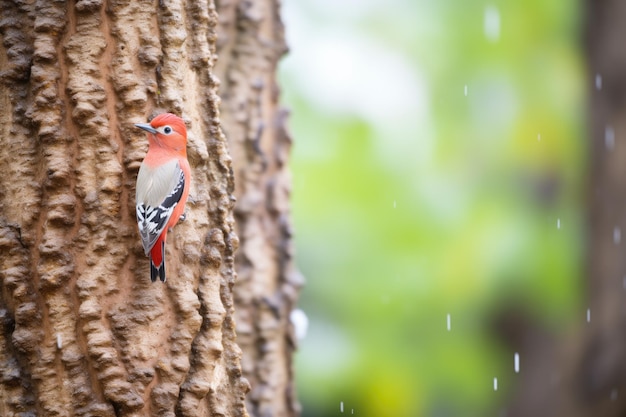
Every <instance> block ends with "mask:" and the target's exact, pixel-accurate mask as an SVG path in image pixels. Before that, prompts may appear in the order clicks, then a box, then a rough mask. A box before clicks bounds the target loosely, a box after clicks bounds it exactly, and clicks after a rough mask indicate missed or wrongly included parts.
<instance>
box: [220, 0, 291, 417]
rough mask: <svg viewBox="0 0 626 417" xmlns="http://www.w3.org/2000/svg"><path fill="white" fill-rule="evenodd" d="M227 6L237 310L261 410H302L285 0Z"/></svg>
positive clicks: (225, 75)
mask: <svg viewBox="0 0 626 417" xmlns="http://www.w3.org/2000/svg"><path fill="white" fill-rule="evenodd" d="M216 3H217V8H218V13H219V15H220V25H219V27H218V48H217V51H218V55H219V60H218V62H217V64H216V74H217V76H218V78H219V79H220V80H221V86H220V96H221V98H222V114H221V116H222V117H221V119H222V124H223V126H224V131H225V132H226V135H227V137H228V140H229V149H230V151H231V153H232V155H233V169H234V172H235V178H236V179H237V181H236V183H235V195H236V197H237V205H236V209H235V219H236V227H237V232H238V235H239V237H240V240H241V249H240V250H239V251H238V252H237V257H236V266H237V268H236V269H237V271H238V282H237V287H236V289H235V305H236V309H235V314H236V317H237V332H238V338H239V339H238V341H239V344H240V346H241V347H242V349H243V359H242V366H243V373H244V376H245V377H246V378H247V379H248V380H249V381H250V382H251V384H252V392H251V393H250V395H248V396H247V399H246V404H247V408H248V410H249V412H250V413H251V414H252V415H254V416H275V417H280V416H296V415H298V414H299V411H300V406H299V404H298V402H297V399H296V394H295V388H294V384H293V370H292V366H291V359H292V355H293V352H294V349H295V346H296V341H295V337H294V334H293V328H292V326H291V323H290V321H289V315H290V313H291V311H292V310H293V308H294V305H295V303H296V300H297V296H298V292H299V289H300V287H301V286H302V284H303V279H302V277H301V275H300V274H299V272H298V271H297V270H296V268H295V266H294V262H293V247H292V239H291V236H292V226H291V219H290V212H289V195H290V190H291V177H290V173H289V168H288V166H287V161H288V156H289V151H290V147H291V139H290V137H289V135H288V133H287V130H286V126H285V124H286V119H287V112H286V111H285V110H284V109H281V108H280V107H279V104H278V96H279V90H278V86H277V84H276V79H275V74H276V67H277V63H278V60H279V59H280V57H281V56H282V55H283V54H284V53H285V52H286V45H285V39H284V29H283V25H282V22H281V20H280V16H279V3H278V0H267V1H255V2H252V1H249V0H233V1H223V0H220V1H216Z"/></svg>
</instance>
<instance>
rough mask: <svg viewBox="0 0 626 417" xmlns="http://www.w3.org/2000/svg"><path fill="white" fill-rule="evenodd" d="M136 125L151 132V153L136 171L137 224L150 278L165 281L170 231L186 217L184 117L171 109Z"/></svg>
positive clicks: (187, 177)
mask: <svg viewBox="0 0 626 417" xmlns="http://www.w3.org/2000/svg"><path fill="white" fill-rule="evenodd" d="M135 126H136V127H138V128H139V129H143V130H145V131H146V132H147V136H148V153H147V154H146V156H145V158H144V160H143V162H142V163H141V166H140V167H139V173H138V174H137V187H136V191H135V202H136V214H137V225H138V227H139V235H140V236H141V243H142V245H143V249H144V251H145V254H146V256H148V255H149V256H150V280H151V281H152V282H155V281H156V280H157V278H159V279H160V280H161V281H162V282H165V280H166V277H165V240H166V238H167V232H168V231H169V230H170V229H171V228H173V227H174V226H175V225H176V223H178V221H179V219H181V218H182V219H183V220H184V217H185V204H186V203H187V197H189V186H190V184H191V169H190V167H189V161H188V160H187V129H186V128H185V122H184V121H183V119H181V118H180V117H178V116H176V115H174V114H172V113H162V114H159V115H157V116H156V117H155V118H154V119H152V120H151V121H150V123H136V124H135Z"/></svg>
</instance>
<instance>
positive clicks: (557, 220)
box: [556, 219, 561, 229]
mask: <svg viewBox="0 0 626 417" xmlns="http://www.w3.org/2000/svg"><path fill="white" fill-rule="evenodd" d="M556 228H557V229H560V228H561V219H556Z"/></svg>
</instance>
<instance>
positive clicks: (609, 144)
mask: <svg viewBox="0 0 626 417" xmlns="http://www.w3.org/2000/svg"><path fill="white" fill-rule="evenodd" d="M604 146H606V149H607V150H609V151H612V150H613V148H614V147H615V129H613V127H611V126H607V127H605V128H604Z"/></svg>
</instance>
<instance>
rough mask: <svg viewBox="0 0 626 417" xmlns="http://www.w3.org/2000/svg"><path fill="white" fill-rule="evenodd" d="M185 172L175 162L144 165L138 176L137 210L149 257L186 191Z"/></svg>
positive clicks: (145, 249) (142, 238) (144, 244)
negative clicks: (157, 165)
mask: <svg viewBox="0 0 626 417" xmlns="http://www.w3.org/2000/svg"><path fill="white" fill-rule="evenodd" d="M185 181H186V178H185V173H184V172H183V170H182V169H181V168H180V164H179V163H178V161H176V160H174V161H171V162H168V163H166V164H163V165H161V166H159V167H155V168H152V167H149V166H148V165H146V164H145V163H143V164H141V167H140V168H139V174H138V175H137V192H136V196H135V197H136V204H137V206H136V210H137V224H138V226H139V234H140V235H141V242H142V244H143V249H144V251H145V252H146V255H147V254H148V253H149V252H150V249H152V247H153V246H154V244H155V242H156V241H157V239H158V238H159V236H160V235H161V233H163V231H164V230H165V228H166V227H167V223H168V221H169V219H170V217H171V216H172V212H173V211H174V208H175V207H176V205H177V204H178V203H179V202H180V199H181V197H182V195H183V190H184V189H185Z"/></svg>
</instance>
